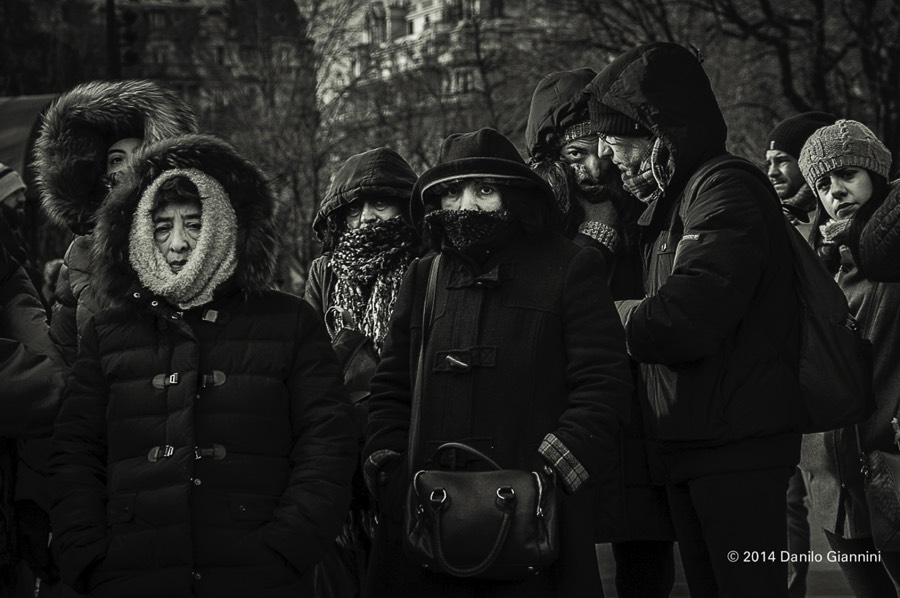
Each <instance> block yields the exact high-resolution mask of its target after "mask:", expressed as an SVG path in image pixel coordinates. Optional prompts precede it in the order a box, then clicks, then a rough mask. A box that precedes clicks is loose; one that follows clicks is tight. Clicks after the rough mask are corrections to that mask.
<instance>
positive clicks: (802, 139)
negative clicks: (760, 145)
mask: <svg viewBox="0 0 900 598" xmlns="http://www.w3.org/2000/svg"><path fill="white" fill-rule="evenodd" d="M835 121H837V117H836V116H835V115H833V114H829V113H827V112H803V113H801V114H797V115H794V116H792V117H790V118H786V119H784V120H783V121H781V122H780V123H778V124H777V125H775V128H774V129H772V131H771V132H770V133H769V142H768V143H767V144H766V151H769V150H780V151H782V152H784V153H786V154H787V155H789V156H792V157H793V158H795V159H796V158H799V157H800V150H802V149H803V144H804V143H806V140H807V139H809V136H810V135H812V134H813V133H815V132H816V131H817V130H818V129H820V128H822V127H827V126H828V125H833V124H834V123H835Z"/></svg>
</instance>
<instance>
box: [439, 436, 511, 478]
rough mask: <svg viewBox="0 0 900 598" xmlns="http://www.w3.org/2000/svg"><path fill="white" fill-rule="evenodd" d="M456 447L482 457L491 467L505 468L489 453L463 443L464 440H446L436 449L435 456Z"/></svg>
mask: <svg viewBox="0 0 900 598" xmlns="http://www.w3.org/2000/svg"><path fill="white" fill-rule="evenodd" d="M454 449H455V450H460V451H464V452H467V453H469V454H472V455H475V456H476V457H478V458H479V459H481V460H482V461H484V462H485V463H487V464H488V465H490V466H491V467H493V468H494V469H496V470H498V471H499V470H501V469H503V468H502V467H500V465H499V464H498V463H497V462H496V461H494V460H493V459H491V458H490V457H488V456H487V455H485V454H484V453H482V452H481V451H479V450H478V449H476V448H474V447H471V446H469V445H468V444H463V443H462V442H445V443H444V444H442V445H441V446H439V447H437V448H436V449H434V456H435V457H437V456H438V455H440V453H442V452H443V451H448V450H454Z"/></svg>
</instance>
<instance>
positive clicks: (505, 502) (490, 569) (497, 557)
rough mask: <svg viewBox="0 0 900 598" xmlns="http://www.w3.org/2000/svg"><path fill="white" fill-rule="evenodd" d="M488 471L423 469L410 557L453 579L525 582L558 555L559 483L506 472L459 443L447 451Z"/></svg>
mask: <svg viewBox="0 0 900 598" xmlns="http://www.w3.org/2000/svg"><path fill="white" fill-rule="evenodd" d="M447 450H457V451H464V452H467V453H469V454H471V455H474V456H475V457H477V458H478V459H480V460H481V461H482V462H484V463H486V464H488V465H489V467H490V469H488V470H486V471H443V470H420V471H418V472H416V474H415V475H414V476H413V480H412V484H411V486H410V490H409V494H408V499H407V508H406V517H405V532H406V534H405V539H406V541H405V543H404V551H405V554H406V555H407V557H408V558H410V559H411V560H413V561H414V562H416V563H418V564H419V565H421V566H423V567H425V568H427V569H429V570H432V571H439V572H442V573H446V574H448V575H452V576H454V577H468V578H475V579H496V580H521V579H525V578H527V577H529V576H531V575H534V574H537V573H540V572H541V571H542V570H544V569H546V568H547V567H548V566H550V565H551V564H552V563H553V562H554V561H555V560H556V558H557V557H558V555H559V532H558V527H559V526H558V513H557V510H556V506H557V502H556V501H557V498H556V484H555V483H554V480H553V479H552V478H544V477H542V475H541V474H539V473H537V472H534V471H525V470H518V469H503V468H501V467H500V466H499V465H498V464H497V463H496V462H494V461H493V460H492V459H491V458H490V457H488V456H486V455H484V454H483V453H481V452H479V451H478V450H476V449H474V448H472V447H470V446H468V445H466V444H462V443H459V442H448V443H445V444H442V445H441V446H440V447H438V448H437V449H436V450H435V453H434V460H433V462H438V460H439V457H440V453H442V452H444V451H447Z"/></svg>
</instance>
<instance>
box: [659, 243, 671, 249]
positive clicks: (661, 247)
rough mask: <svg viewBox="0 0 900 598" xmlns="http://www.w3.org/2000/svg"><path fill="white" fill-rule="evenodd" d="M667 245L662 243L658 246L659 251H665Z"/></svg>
mask: <svg viewBox="0 0 900 598" xmlns="http://www.w3.org/2000/svg"><path fill="white" fill-rule="evenodd" d="M668 246H669V244H668V243H663V244H662V245H660V246H659V249H660V251H665V250H666V247H668Z"/></svg>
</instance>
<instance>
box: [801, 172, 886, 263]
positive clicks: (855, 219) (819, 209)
mask: <svg viewBox="0 0 900 598" xmlns="http://www.w3.org/2000/svg"><path fill="white" fill-rule="evenodd" d="M863 170H865V171H866V172H867V173H868V175H869V178H870V179H871V181H872V197H870V198H869V201H867V202H866V203H865V204H863V206H862V207H861V208H859V210H857V211H856V213H855V214H853V216H852V217H851V224H850V226H851V227H854V228H855V227H858V226H865V224H866V222H868V221H869V219H870V218H871V217H872V214H874V213H875V210H877V209H878V208H879V207H880V206H881V204H882V203H884V200H885V198H887V195H888V192H889V191H890V183H889V181H888V180H887V179H886V178H885V177H883V176H881V175H880V174H875V173H874V172H872V171H871V170H868V169H866V168H863ZM813 193H814V194H815V196H816V214H815V217H814V218H813V227H812V231H811V234H810V242H811V243H812V246H813V248H814V249H815V250H816V253H817V254H819V257H820V258H822V261H823V262H824V263H825V267H826V268H828V271H829V272H831V273H835V272H837V271H838V269H839V268H840V267H841V252H840V246H839V245H826V244H825V243H824V242H823V239H822V233H821V231H820V227H821V226H822V225H823V224H825V223H826V222H828V219H829V218H830V216H829V215H828V212H827V211H826V210H825V206H824V205H822V200H821V199H820V198H819V193H818V191H816V190H815V189H813Z"/></svg>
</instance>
